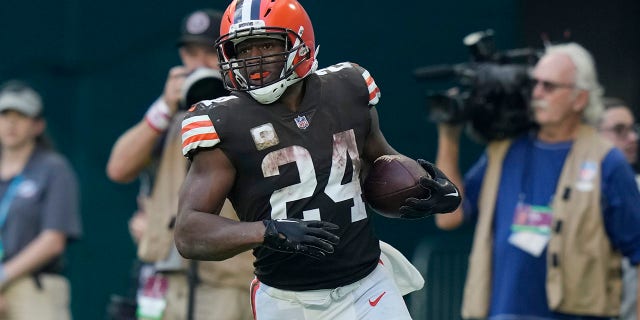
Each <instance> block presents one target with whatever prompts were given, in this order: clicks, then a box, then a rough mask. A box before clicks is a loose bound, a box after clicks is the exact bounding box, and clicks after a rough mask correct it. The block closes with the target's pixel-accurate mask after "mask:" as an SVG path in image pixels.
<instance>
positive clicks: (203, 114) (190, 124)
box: [181, 98, 220, 158]
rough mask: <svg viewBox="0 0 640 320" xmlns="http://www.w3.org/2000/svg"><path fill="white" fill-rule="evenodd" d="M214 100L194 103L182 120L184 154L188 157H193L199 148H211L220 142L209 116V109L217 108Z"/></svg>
mask: <svg viewBox="0 0 640 320" xmlns="http://www.w3.org/2000/svg"><path fill="white" fill-rule="evenodd" d="M218 99H219V98H218ZM216 100H217V99H216ZM214 101H215V100H204V101H200V102H198V103H196V104H194V105H193V106H192V107H191V109H189V111H188V112H187V114H185V116H184V120H182V131H181V134H182V154H183V155H184V156H185V157H187V158H191V157H192V154H193V153H194V152H195V151H196V150H197V149H199V148H210V147H213V146H215V145H216V144H218V143H219V142H220V138H219V137H218V133H217V132H216V129H215V127H214V126H213V122H211V118H210V117H209V111H210V110H211V109H213V108H215V104H214Z"/></svg>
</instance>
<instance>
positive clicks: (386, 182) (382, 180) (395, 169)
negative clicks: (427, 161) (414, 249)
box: [363, 155, 429, 218]
mask: <svg viewBox="0 0 640 320" xmlns="http://www.w3.org/2000/svg"><path fill="white" fill-rule="evenodd" d="M422 176H429V174H428V173H427V172H426V171H425V170H424V169H423V168H422V167H421V166H420V164H418V163H417V162H416V161H415V160H413V159H411V158H409V157H406V156H403V155H384V156H381V157H379V158H378V159H376V160H375V161H374V162H373V165H372V166H371V168H370V169H369V174H368V175H367V177H366V178H365V180H364V186H363V192H364V198H365V201H366V202H367V203H368V204H369V205H370V206H371V208H372V209H374V210H375V211H376V212H377V213H378V214H380V215H382V216H385V217H388V218H399V217H400V212H399V211H398V210H399V209H400V207H401V206H402V205H403V204H404V201H405V199H407V198H426V197H428V196H429V191H427V190H425V189H424V188H422V187H421V186H420V184H419V181H420V177H422Z"/></svg>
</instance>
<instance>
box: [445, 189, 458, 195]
mask: <svg viewBox="0 0 640 320" xmlns="http://www.w3.org/2000/svg"><path fill="white" fill-rule="evenodd" d="M444 196H445V197H457V196H459V194H458V190H456V192H451V193H447V194H445V195H444Z"/></svg>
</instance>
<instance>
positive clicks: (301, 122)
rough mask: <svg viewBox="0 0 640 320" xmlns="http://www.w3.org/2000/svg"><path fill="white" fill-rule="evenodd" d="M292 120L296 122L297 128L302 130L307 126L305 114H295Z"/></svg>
mask: <svg viewBox="0 0 640 320" xmlns="http://www.w3.org/2000/svg"><path fill="white" fill-rule="evenodd" d="M293 120H294V121H295V122H296V125H297V126H298V128H300V129H302V130H304V129H306V128H308V127H309V121H308V120H307V117H306V116H297V117H296V118H295V119H293Z"/></svg>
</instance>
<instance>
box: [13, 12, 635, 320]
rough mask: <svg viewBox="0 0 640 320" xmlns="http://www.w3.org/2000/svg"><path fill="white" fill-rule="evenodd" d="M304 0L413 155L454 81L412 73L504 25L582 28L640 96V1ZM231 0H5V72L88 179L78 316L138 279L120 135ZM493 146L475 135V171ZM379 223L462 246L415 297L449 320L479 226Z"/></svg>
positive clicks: (427, 242) (529, 36) (509, 29)
mask: <svg viewBox="0 0 640 320" xmlns="http://www.w3.org/2000/svg"><path fill="white" fill-rule="evenodd" d="M301 2H302V4H303V5H304V6H305V8H306V9H307V11H308V13H309V15H310V16H311V19H312V21H313V23H314V28H315V33H316V43H317V44H319V45H321V48H320V54H319V61H320V66H321V67H324V66H328V65H330V64H334V63H337V62H342V61H347V60H348V61H354V62H357V63H359V64H361V65H362V66H364V67H365V68H367V69H368V70H369V71H370V72H371V73H372V75H373V76H374V77H375V79H376V82H377V83H378V85H379V87H380V88H381V90H382V100H381V104H380V105H379V113H380V119H381V120H380V121H381V126H382V130H383V131H384V132H385V135H386V137H387V139H388V140H389V141H390V142H391V144H392V145H394V146H395V147H396V148H397V149H398V150H399V151H400V152H403V153H405V154H407V155H409V156H412V157H421V158H425V159H430V160H432V159H433V158H434V156H435V154H434V152H435V148H436V146H435V143H436V140H435V139H436V135H435V133H436V132H435V127H434V125H433V124H431V123H429V122H427V110H426V104H425V99H424V93H425V92H426V91H427V90H439V89H444V88H446V86H447V85H450V84H451V83H440V82H428V83H425V82H423V83H419V82H417V81H416V80H415V79H414V78H413V77H412V73H411V72H412V70H413V69H415V68H417V67H421V66H428V65H433V64H442V63H458V62H465V61H467V59H468V53H467V51H466V48H465V47H464V46H463V44H462V38H463V37H464V36H465V35H466V34H468V33H471V32H474V31H479V30H485V29H488V28H491V29H493V30H494V31H495V33H496V44H497V47H498V49H500V50H504V49H511V48H518V47H523V46H532V47H541V45H542V42H541V40H540V34H541V33H542V32H546V33H547V34H548V35H549V37H550V38H551V40H552V41H559V40H561V39H562V35H563V32H564V31H565V30H567V29H570V30H571V35H572V39H573V40H575V41H578V42H580V43H582V44H584V45H585V46H586V47H587V48H588V49H589V50H591V51H592V52H593V53H594V56H595V58H596V61H597V63H598V65H599V71H600V76H601V81H602V83H603V84H604V85H605V88H606V90H607V93H608V94H611V95H617V96H621V97H623V98H625V99H627V100H628V101H629V102H630V103H631V104H632V105H633V106H635V107H636V108H637V106H638V105H640V93H639V92H640V91H639V90H638V88H640V85H639V83H638V82H639V79H638V78H639V77H638V74H639V72H638V71H640V59H639V58H638V57H640V42H638V41H637V39H639V38H640V37H639V33H640V31H639V26H640V22H638V20H637V19H636V17H637V16H639V15H640V4H639V3H638V2H635V1H630V0H629V1H626V0H625V1H619V2H616V5H615V8H614V5H613V4H611V6H610V7H605V6H604V5H603V3H602V2H598V4H596V3H595V2H594V3H591V2H589V3H585V2H581V1H560V2H558V1H550V0H538V1H500V0H486V1H472V0H459V1H447V2H445V1H429V2H427V1H408V2H398V3H393V2H387V1H362V0H352V1H340V2H337V1H312V0H302V1H301ZM226 5H227V2H226V1H219V0H216V1H201V0H183V1H168V0H158V1H154V2H149V1H138V2H131V1H123V0H115V1H109V2H90V1H80V0H65V1H45V0H32V1H17V0H3V1H2V3H1V4H0V26H1V28H0V30H1V31H0V48H1V49H0V81H5V80H8V79H13V78H18V79H22V80H26V81H28V82H29V83H31V84H32V85H34V87H35V88H36V89H37V90H39V91H40V92H41V93H42V95H43V98H44V102H45V116H46V117H47V119H48V125H49V133H50V134H51V136H52V137H53V139H54V140H55V142H56V144H57V147H58V149H59V150H60V151H61V152H62V153H63V154H65V155H66V156H67V157H68V158H69V159H70V161H71V162H72V164H73V166H74V168H75V170H76V172H77V173H78V177H79V180H80V183H81V187H82V216H83V220H84V223H83V224H84V231H85V236H84V238H83V239H82V240H81V241H79V242H76V243H73V244H71V246H70V250H69V252H68V262H69V272H68V274H69V277H70V279H71V281H72V285H73V296H72V309H73V313H74V317H75V319H81V320H82V319H104V317H105V316H104V310H105V308H106V304H107V302H108V299H109V296H110V295H111V294H121V295H126V294H127V293H128V292H129V291H130V287H131V282H130V270H131V267H132V263H133V261H134V258H135V248H134V246H133V244H132V241H131V239H130V236H129V234H128V231H127V219H128V218H129V217H130V215H131V214H132V212H133V211H134V209H135V206H136V203H135V196H136V193H137V183H132V184H129V185H118V184H114V183H112V182H110V181H109V180H108V179H107V178H106V175H105V165H106V161H107V159H108V155H109V152H110V149H111V146H112V145H113V143H114V141H115V140H116V138H117V137H118V135H119V134H121V133H122V132H123V131H124V130H126V129H127V128H128V127H130V126H131V125H133V124H134V123H135V122H137V121H139V120H140V119H141V117H142V115H143V114H144V112H145V110H146V108H147V106H148V105H149V104H150V103H151V102H152V101H153V100H154V99H155V98H156V95H157V94H159V92H160V90H161V88H162V86H163V83H164V79H165V76H166V73H167V71H168V68H169V67H170V66H172V65H175V64H177V63H178V62H179V59H178V56H177V52H176V48H175V40H176V38H177V36H178V25H179V23H180V19H181V18H182V17H183V16H184V15H185V14H186V13H188V12H190V11H192V10H195V9H198V8H202V7H212V8H217V9H221V10H223V9H224V8H225V7H226ZM636 113H637V109H636ZM481 149H482V146H481V145H478V144H476V143H474V142H472V141H469V140H466V141H465V142H464V147H463V150H462V159H463V160H462V166H463V168H467V167H468V166H469V165H470V164H471V163H472V161H473V160H474V159H475V158H476V157H477V156H478V155H479V153H480V152H481ZM375 225H376V229H377V230H378V233H379V235H380V237H381V238H382V239H384V240H385V241H387V242H389V243H391V244H393V245H394V246H396V247H397V248H398V249H400V250H401V251H402V252H403V253H404V254H405V255H407V256H408V257H410V258H414V256H415V255H414V253H415V252H420V253H422V255H420V256H415V259H416V263H417V264H418V265H421V266H422V265H423V263H425V262H424V259H423V258H425V252H436V251H438V250H434V249H439V250H440V253H442V252H445V254H446V252H447V251H450V252H461V255H458V256H456V257H454V258H453V259H452V260H450V262H449V263H450V265H446V264H444V265H440V266H438V267H434V266H430V267H429V268H430V269H429V270H431V271H429V273H428V275H427V281H428V283H427V288H430V289H431V290H434V288H435V289H437V290H436V291H433V292H430V293H427V291H426V290H423V291H424V292H421V293H419V294H418V295H414V296H412V297H411V298H410V302H411V305H412V312H414V316H415V317H416V318H417V319H418V318H422V317H424V318H429V319H435V320H437V319H447V318H446V317H448V316H446V315H443V314H444V313H442V312H444V311H435V309H438V308H441V309H444V308H445V307H447V308H449V309H450V310H449V311H448V312H452V311H451V310H455V308H457V304H458V303H459V290H460V288H461V286H462V281H463V277H462V274H463V273H464V269H465V268H466V265H465V264H466V261H465V260H464V252H465V250H467V249H468V243H469V237H470V234H471V231H470V230H469V229H462V230H459V231H456V232H453V233H444V232H441V231H438V230H436V228H435V227H434V225H433V220H432V219H426V220H421V221H411V222H408V221H393V220H389V219H384V218H380V217H376V218H375ZM421 259H422V260H421ZM445 260H446V259H443V261H445ZM443 263H444V262H443ZM427 264H429V263H427ZM427 264H425V265H424V266H425V268H426V267H427ZM438 268H440V269H438ZM434 270H435V271H434ZM438 270H442V272H440V271H438ZM423 271H424V270H423ZM445 278H448V280H446V281H449V282H446V281H444V280H443V279H445ZM441 280H442V281H441ZM416 306H418V307H416ZM427 309H429V310H427ZM438 312H440V313H438ZM454 313H455V312H454ZM449 316H451V317H454V315H453V314H450V315H449Z"/></svg>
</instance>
